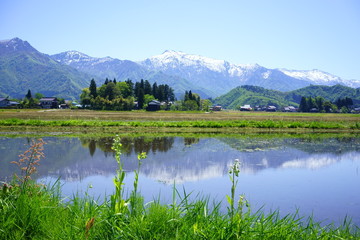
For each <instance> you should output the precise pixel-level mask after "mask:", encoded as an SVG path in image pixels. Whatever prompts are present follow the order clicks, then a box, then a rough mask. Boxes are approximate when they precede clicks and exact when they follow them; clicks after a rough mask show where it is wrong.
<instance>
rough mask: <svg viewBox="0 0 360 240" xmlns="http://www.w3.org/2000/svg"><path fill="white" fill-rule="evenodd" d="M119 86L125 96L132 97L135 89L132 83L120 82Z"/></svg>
mask: <svg viewBox="0 0 360 240" xmlns="http://www.w3.org/2000/svg"><path fill="white" fill-rule="evenodd" d="M116 85H117V87H118V88H119V90H120V95H121V96H122V97H124V98H127V97H131V96H132V92H133V90H132V89H131V88H130V85H129V84H127V83H126V82H118V83H117V84H116Z"/></svg>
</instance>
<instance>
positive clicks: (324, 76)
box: [279, 68, 360, 88]
mask: <svg viewBox="0 0 360 240" xmlns="http://www.w3.org/2000/svg"><path fill="white" fill-rule="evenodd" d="M279 70H280V71H281V72H283V73H285V74H286V75H288V76H290V77H293V78H297V79H303V80H306V81H311V82H312V84H317V85H336V84H342V85H345V86H348V87H355V88H357V87H359V86H360V81H357V80H345V79H342V78H340V77H338V76H335V75H333V74H330V73H327V72H324V71H321V70H318V69H313V70H288V69H284V68H283V69H279Z"/></svg>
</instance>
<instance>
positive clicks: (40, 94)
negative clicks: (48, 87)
mask: <svg viewBox="0 0 360 240" xmlns="http://www.w3.org/2000/svg"><path fill="white" fill-rule="evenodd" d="M43 97H44V94H42V93H35V98H36V99H39V100H40V99H41V98H43Z"/></svg>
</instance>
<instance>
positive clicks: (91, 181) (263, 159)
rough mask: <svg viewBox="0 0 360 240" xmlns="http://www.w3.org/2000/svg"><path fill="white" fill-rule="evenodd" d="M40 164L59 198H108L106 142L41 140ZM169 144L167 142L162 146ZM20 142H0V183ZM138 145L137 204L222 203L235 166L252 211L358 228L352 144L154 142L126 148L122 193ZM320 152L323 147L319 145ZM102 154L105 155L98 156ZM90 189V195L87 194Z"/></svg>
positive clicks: (112, 166) (359, 158)
mask: <svg viewBox="0 0 360 240" xmlns="http://www.w3.org/2000/svg"><path fill="white" fill-rule="evenodd" d="M45 141H47V142H48V144H47V145H45V149H46V151H45V154H46V159H45V160H43V161H42V162H41V166H40V167H39V175H40V181H45V182H49V181H51V180H55V179H56V178H57V177H58V176H61V183H62V184H63V186H62V191H63V194H64V195H67V196H72V194H73V193H74V192H76V191H77V192H78V193H79V194H81V195H83V194H84V193H85V192H87V193H88V194H89V195H91V196H95V197H98V196H100V199H101V200H102V199H103V197H104V195H105V193H112V191H113V181H112V179H113V176H114V174H115V170H116V162H115V160H114V158H113V155H112V153H111V152H108V151H109V149H110V148H109V146H111V142H106V141H105V140H100V141H95V142H91V141H85V140H81V141H80V140H79V139H77V138H45ZM169 141H170V142H169ZM24 143H26V139H24V138H16V139H9V138H0V149H1V152H2V154H1V159H0V160H1V161H0V174H1V175H0V176H1V178H2V179H4V176H11V173H12V171H14V169H15V168H14V167H13V166H11V167H9V166H8V162H10V161H12V160H16V159H17V155H18V154H19V153H22V152H23V150H25V149H26V147H25V146H23V144H24ZM142 144H146V149H147V150H149V152H148V158H147V159H145V160H143V165H142V167H141V173H140V179H139V184H140V186H139V187H140V190H141V192H142V194H143V195H144V197H145V201H146V202H148V201H151V200H153V199H154V198H155V199H156V198H158V197H159V196H160V195H161V200H162V201H163V202H167V203H169V202H171V198H172V184H173V183H174V182H176V186H177V189H178V190H179V192H180V193H182V192H183V188H184V189H185V190H186V192H187V193H190V192H192V196H193V197H195V196H196V195H197V194H198V193H200V194H201V196H211V197H212V198H215V199H217V200H220V201H223V202H224V203H226V200H225V195H227V194H229V193H230V184H231V183H230V180H229V178H228V175H227V171H228V167H229V166H230V165H231V164H232V162H233V161H234V159H240V161H241V162H242V167H241V173H240V177H239V182H238V188H237V194H239V195H240V194H245V196H246V198H247V199H248V200H249V201H250V203H251V204H252V206H253V208H254V209H258V208H260V207H262V206H263V205H264V206H265V209H266V210H270V209H273V210H274V209H280V211H281V213H283V214H286V213H289V212H290V213H294V212H295V210H296V209H297V208H299V209H300V214H301V215H311V214H312V213H314V216H315V217H316V219H318V220H331V221H335V222H338V223H339V222H341V221H342V220H343V218H344V217H345V215H346V214H348V215H349V216H351V217H352V218H353V220H354V222H355V223H356V224H358V225H360V190H359V188H358V185H359V183H360V174H359V167H360V154H359V152H360V148H359V145H360V140H359V139H354V140H353V141H351V142H350V144H349V142H345V143H343V142H341V141H340V140H334V139H329V140H327V139H325V140H321V141H320V140H319V141H314V142H311V141H310V142H307V141H303V140H297V139H290V140H279V139H277V140H261V141H258V142H256V140H254V139H251V141H247V140H246V139H245V140H243V139H241V140H239V139H234V140H231V139H215V138H209V139H183V138H169V139H167V140H166V141H164V139H161V138H158V139H157V140H155V141H153V142H152V141H150V140H146V141H144V139H141V141H140V140H139V142H131V141H130V140H129V141H127V142H126V143H125V144H124V145H125V146H124V147H125V148H126V149H127V151H125V152H126V153H124V154H123V155H122V157H121V159H122V161H123V162H124V168H125V169H126V170H127V171H129V173H128V175H127V178H126V180H125V181H126V182H125V184H126V185H125V186H126V187H128V188H126V189H127V191H131V187H132V183H133V173H132V171H133V170H134V169H135V168H136V166H137V163H136V153H135V152H136V151H138V150H139V149H141V148H142V147H141V145H142ZM327 145H328V146H327ZM104 151H105V152H104ZM89 186H91V188H89Z"/></svg>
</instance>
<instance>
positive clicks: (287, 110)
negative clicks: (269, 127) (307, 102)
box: [284, 106, 297, 112]
mask: <svg viewBox="0 0 360 240" xmlns="http://www.w3.org/2000/svg"><path fill="white" fill-rule="evenodd" d="M296 111H297V109H296V108H295V107H293V106H287V107H284V112H296Z"/></svg>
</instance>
